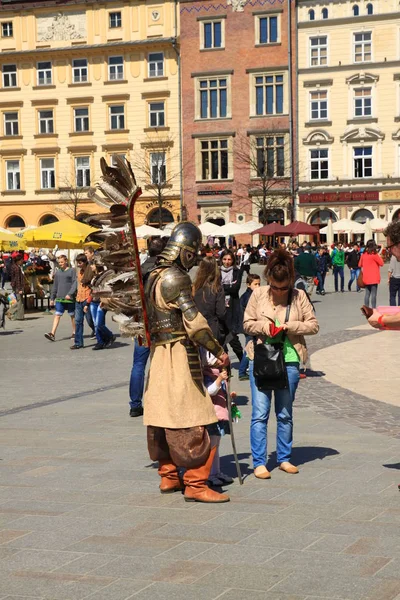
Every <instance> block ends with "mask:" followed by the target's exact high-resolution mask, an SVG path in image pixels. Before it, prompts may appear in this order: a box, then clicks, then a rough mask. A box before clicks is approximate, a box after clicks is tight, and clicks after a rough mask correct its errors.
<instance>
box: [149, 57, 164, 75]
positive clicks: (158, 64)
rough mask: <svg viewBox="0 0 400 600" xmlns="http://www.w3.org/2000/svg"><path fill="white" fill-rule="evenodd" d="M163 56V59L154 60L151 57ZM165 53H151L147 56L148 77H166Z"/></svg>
mask: <svg viewBox="0 0 400 600" xmlns="http://www.w3.org/2000/svg"><path fill="white" fill-rule="evenodd" d="M154 56H162V58H161V59H154V58H151V57H154ZM164 59H165V57H164V52H149V54H148V55H147V68H148V76H149V78H150V77H151V79H155V78H156V77H164Z"/></svg>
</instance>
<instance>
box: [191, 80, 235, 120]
mask: <svg viewBox="0 0 400 600" xmlns="http://www.w3.org/2000/svg"><path fill="white" fill-rule="evenodd" d="M224 81H225V84H223V83H221V82H224ZM213 82H216V85H214V84H213ZM213 92H216V95H217V114H216V116H212V114H211V105H212V102H211V97H212V94H213ZM224 92H225V98H226V102H225V104H226V105H225V113H226V114H224V113H223V111H222V110H221V108H222V102H221V97H222V94H223V93H224ZM203 94H206V98H207V111H206V112H207V115H206V116H203V115H202V98H203ZM197 102H198V110H197V115H198V116H197V118H198V119H201V120H202V121H203V120H204V121H205V120H208V119H226V118H229V117H230V116H231V114H230V77H228V76H227V75H220V76H217V77H201V78H199V79H198V80H197Z"/></svg>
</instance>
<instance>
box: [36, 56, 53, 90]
mask: <svg viewBox="0 0 400 600" xmlns="http://www.w3.org/2000/svg"><path fill="white" fill-rule="evenodd" d="M52 83H53V76H52V69H51V62H50V61H47V62H38V64H37V84H38V85H51V84H52Z"/></svg>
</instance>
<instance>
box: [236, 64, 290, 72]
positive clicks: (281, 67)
mask: <svg viewBox="0 0 400 600" xmlns="http://www.w3.org/2000/svg"><path fill="white" fill-rule="evenodd" d="M288 69H289V66H288V65H277V66H276V67H253V68H251V69H246V73H275V72H278V71H287V70H288Z"/></svg>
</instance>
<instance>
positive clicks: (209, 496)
mask: <svg viewBox="0 0 400 600" xmlns="http://www.w3.org/2000/svg"><path fill="white" fill-rule="evenodd" d="M216 450H217V447H216V446H215V447H214V448H211V452H210V455H209V457H208V459H207V461H206V462H205V463H204V465H202V466H201V467H197V469H188V470H187V471H186V473H185V474H184V476H183V481H184V484H185V501H186V502H213V503H220V502H229V500H230V498H229V496H227V495H226V494H219V493H218V492H215V491H214V490H211V489H210V488H209V487H208V485H207V479H208V477H209V475H210V471H211V466H212V464H213V460H214V456H215V452H216Z"/></svg>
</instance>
